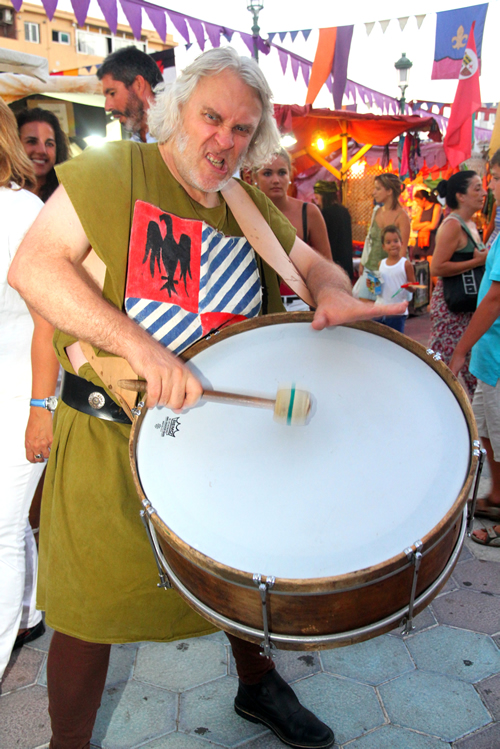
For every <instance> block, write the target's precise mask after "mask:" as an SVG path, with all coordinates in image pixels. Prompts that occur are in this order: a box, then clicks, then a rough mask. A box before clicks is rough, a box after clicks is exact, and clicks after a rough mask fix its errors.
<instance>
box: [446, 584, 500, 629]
mask: <svg viewBox="0 0 500 749" xmlns="http://www.w3.org/2000/svg"><path fill="white" fill-rule="evenodd" d="M432 609H433V611H434V613H435V615H436V619H437V620H438V622H440V623H441V624H451V625H452V626H453V627H461V628H463V629H470V630H472V631H473V632H483V633H484V634H487V635H493V634H497V633H498V632H500V619H499V616H498V612H499V609H500V600H499V599H498V598H496V597H495V596H494V595H493V594H491V593H488V592H483V593H478V592H476V591H475V590H470V589H462V590H457V591H454V592H453V593H448V594H447V595H445V596H442V597H441V598H437V599H436V600H434V601H433V604H432Z"/></svg>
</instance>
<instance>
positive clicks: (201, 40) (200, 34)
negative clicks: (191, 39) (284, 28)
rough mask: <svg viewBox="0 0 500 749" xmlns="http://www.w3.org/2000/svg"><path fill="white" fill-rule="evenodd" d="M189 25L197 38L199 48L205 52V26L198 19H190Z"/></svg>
mask: <svg viewBox="0 0 500 749" xmlns="http://www.w3.org/2000/svg"><path fill="white" fill-rule="evenodd" d="M188 21H189V25H190V26H191V29H192V31H193V34H194V35H195V37H196V41H197V42H198V46H199V48H200V49H201V51H202V52H203V50H204V49H205V29H204V28H203V24H202V22H201V21H199V20H198V19H197V18H191V17H189V18H188Z"/></svg>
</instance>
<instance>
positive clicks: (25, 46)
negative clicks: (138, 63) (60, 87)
mask: <svg viewBox="0 0 500 749" xmlns="http://www.w3.org/2000/svg"><path fill="white" fill-rule="evenodd" d="M131 44H133V45H135V46H136V47H138V48H139V49H142V50H143V51H144V52H149V53H151V52H160V51H162V50H164V49H168V48H170V47H175V46H176V44H175V42H174V40H173V37H172V36H171V35H170V34H168V35H167V39H166V43H164V42H163V41H162V40H161V38H160V37H159V36H158V34H157V33H156V31H153V30H152V31H149V30H147V29H143V31H142V33H141V39H140V40H137V39H134V36H133V34H132V31H131V29H130V26H126V25H123V24H118V29H117V33H116V34H112V33H111V31H110V30H109V28H108V26H107V24H106V21H105V20H104V19H102V20H100V19H98V18H87V19H86V23H85V25H84V26H78V24H77V22H76V18H75V16H74V15H73V13H69V12H67V11H63V10H56V11H55V13H54V17H53V19H52V21H49V19H48V17H47V15H46V13H45V10H44V8H43V6H41V5H40V6H38V5H33V4H31V3H23V5H22V7H21V10H20V11H19V13H17V12H16V11H15V10H14V7H13V5H12V4H11V3H10V2H9V0H0V47H4V48H7V49H11V50H15V51H18V52H24V53H27V54H31V55H39V56H40V57H45V58H46V59H47V60H48V63H49V72H50V73H59V72H63V71H64V72H68V71H71V73H72V74H73V75H77V74H78V72H80V73H82V74H83V73H94V72H95V66H96V65H100V63H101V62H102V61H103V59H104V58H105V57H106V56H107V55H109V53H110V52H115V51H116V50H117V49H121V48H122V47H126V46H129V45H131ZM92 68H94V69H92Z"/></svg>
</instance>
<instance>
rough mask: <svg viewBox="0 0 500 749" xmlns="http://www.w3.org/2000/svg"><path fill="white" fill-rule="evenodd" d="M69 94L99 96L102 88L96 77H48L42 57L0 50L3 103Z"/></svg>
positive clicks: (0, 84)
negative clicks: (31, 96) (38, 96)
mask: <svg viewBox="0 0 500 749" xmlns="http://www.w3.org/2000/svg"><path fill="white" fill-rule="evenodd" d="M70 93H78V94H101V84H100V82H99V81H98V79H97V77H96V76H95V75H79V76H70V75H49V67H48V62H47V60H46V59H45V58H44V57H38V56H37V55H28V54H24V53H22V52H13V51H12V50H10V49H0V96H1V97H2V99H3V100H4V101H5V102H6V103H8V104H9V103H10V102H13V101H16V100H17V99H22V98H23V97H24V96H30V95H31V94H48V95H50V94H70ZM85 103H87V102H85ZM98 104H99V105H102V98H100V99H99V102H98Z"/></svg>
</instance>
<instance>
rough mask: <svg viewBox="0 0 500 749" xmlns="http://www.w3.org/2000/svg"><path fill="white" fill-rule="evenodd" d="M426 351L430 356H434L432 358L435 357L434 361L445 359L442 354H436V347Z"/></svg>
mask: <svg viewBox="0 0 500 749" xmlns="http://www.w3.org/2000/svg"><path fill="white" fill-rule="evenodd" d="M425 353H426V354H428V355H429V356H432V358H433V359H434V361H442V360H443V357H442V356H441V354H436V353H435V351H434V349H432V348H428V349H426V350H425Z"/></svg>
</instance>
